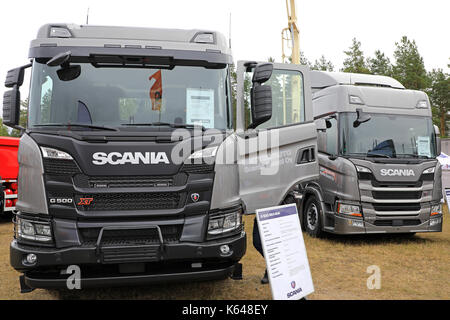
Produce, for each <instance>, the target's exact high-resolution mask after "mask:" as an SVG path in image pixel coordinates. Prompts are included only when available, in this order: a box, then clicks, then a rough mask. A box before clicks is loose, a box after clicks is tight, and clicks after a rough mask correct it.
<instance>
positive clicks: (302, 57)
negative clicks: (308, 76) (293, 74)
mask: <svg viewBox="0 0 450 320" xmlns="http://www.w3.org/2000/svg"><path fill="white" fill-rule="evenodd" d="M300 64H301V65H305V66H308V67H310V68H311V67H312V63H311V61H309V60H308V58H307V57H306V56H305V53H304V52H303V51H300Z"/></svg>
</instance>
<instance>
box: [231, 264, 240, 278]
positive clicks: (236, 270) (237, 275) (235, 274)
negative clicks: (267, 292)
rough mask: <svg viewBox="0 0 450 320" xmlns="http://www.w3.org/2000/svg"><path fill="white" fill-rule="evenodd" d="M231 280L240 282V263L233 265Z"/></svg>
mask: <svg viewBox="0 0 450 320" xmlns="http://www.w3.org/2000/svg"><path fill="white" fill-rule="evenodd" d="M231 279H233V280H242V263H236V264H235V265H234V269H233V273H232V274H231Z"/></svg>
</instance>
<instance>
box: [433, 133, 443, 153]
mask: <svg viewBox="0 0 450 320" xmlns="http://www.w3.org/2000/svg"><path fill="white" fill-rule="evenodd" d="M433 127H434V134H435V135H436V156H439V155H440V154H441V132H440V131H439V127H438V126H437V125H433Z"/></svg>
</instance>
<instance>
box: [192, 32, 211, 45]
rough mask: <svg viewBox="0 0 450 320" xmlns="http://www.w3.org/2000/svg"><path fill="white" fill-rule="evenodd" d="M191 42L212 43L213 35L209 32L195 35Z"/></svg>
mask: <svg viewBox="0 0 450 320" xmlns="http://www.w3.org/2000/svg"><path fill="white" fill-rule="evenodd" d="M193 42H196V43H214V34H213V33H211V32H202V33H198V34H196V35H195V37H194V40H193Z"/></svg>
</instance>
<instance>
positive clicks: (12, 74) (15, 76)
mask: <svg viewBox="0 0 450 320" xmlns="http://www.w3.org/2000/svg"><path fill="white" fill-rule="evenodd" d="M28 67H31V64H27V65H25V66H22V67H19V68H15V69H12V70H9V71H8V73H7V74H6V80H5V87H7V88H12V87H14V86H17V87H20V86H21V85H22V84H23V78H24V75H25V69H26V68H28Z"/></svg>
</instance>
